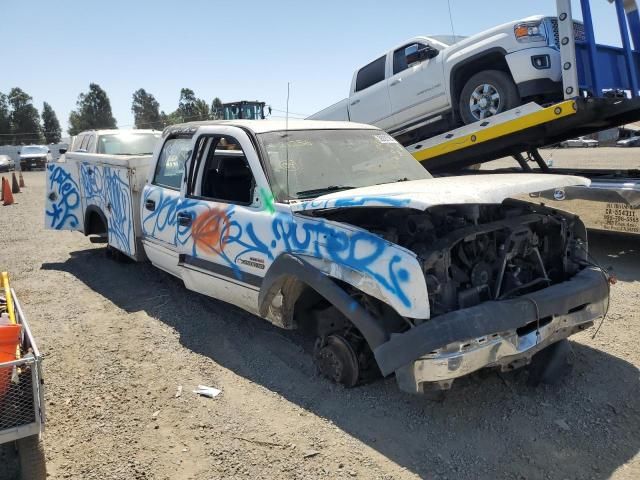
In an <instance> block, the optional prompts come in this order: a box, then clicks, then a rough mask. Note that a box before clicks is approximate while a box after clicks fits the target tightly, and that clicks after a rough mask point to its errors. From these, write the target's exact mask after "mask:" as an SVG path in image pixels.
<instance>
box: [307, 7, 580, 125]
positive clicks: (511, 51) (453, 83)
mask: <svg viewBox="0 0 640 480" xmlns="http://www.w3.org/2000/svg"><path fill="white" fill-rule="evenodd" d="M575 29H576V34H577V36H578V37H579V38H584V29H583V27H582V25H581V24H580V23H578V22H575ZM443 41H444V40H443V37H442V36H438V37H427V36H420V37H414V38H412V39H410V40H407V41H406V42H404V43H402V44H401V45H398V46H396V47H395V48H393V49H391V50H389V51H388V52H386V53H385V54H383V55H381V56H380V57H378V58H377V59H375V60H373V61H372V62H370V63H368V64H367V65H365V66H363V67H361V68H359V69H357V70H356V71H355V73H354V74H353V79H352V81H351V89H350V91H349V97H348V98H345V99H344V100H341V101H340V102H338V103H336V104H334V105H332V106H330V107H327V108H325V109H324V110H321V111H320V112H318V113H315V114H314V115H311V116H310V117H309V118H310V119H314V120H344V121H353V122H361V123H370V124H372V125H376V126H378V127H380V128H382V129H384V130H386V131H387V132H389V133H390V134H392V135H394V136H396V137H397V136H399V135H401V134H403V133H406V132H409V131H415V130H417V129H419V131H420V133H419V134H420V135H422V136H423V137H424V136H425V135H434V134H437V133H442V132H444V131H447V130H450V129H452V128H454V127H455V126H457V125H459V124H469V123H473V122H476V121H478V120H483V119H485V118H488V117H490V116H493V115H496V114H498V113H501V112H504V111H506V110H510V109H512V108H514V107H516V106H518V105H520V104H522V103H525V102H526V101H529V100H536V101H538V102H540V103H548V102H550V101H554V100H559V99H561V98H562V72H561V68H560V52H559V50H558V47H559V38H558V20H557V19H556V18H553V17H544V16H541V15H539V16H533V17H529V18H524V19H522V20H516V21H513V22H509V23H505V24H503V25H499V26H497V27H494V28H491V29H489V30H486V31H484V32H480V33H478V34H476V35H473V36H471V37H468V38H464V39H462V40H460V41H458V42H455V43H452V44H450V45H448V44H445V43H443ZM416 134H417V132H416Z"/></svg>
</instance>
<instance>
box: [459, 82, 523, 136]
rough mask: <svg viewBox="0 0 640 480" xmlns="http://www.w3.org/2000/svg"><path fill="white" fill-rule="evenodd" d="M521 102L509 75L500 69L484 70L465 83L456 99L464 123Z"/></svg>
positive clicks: (491, 114)
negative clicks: (458, 97)
mask: <svg viewBox="0 0 640 480" xmlns="http://www.w3.org/2000/svg"><path fill="white" fill-rule="evenodd" d="M520 104H521V99H520V95H519V93H518V88H517V87H516V84H515V83H514V82H513V80H512V79H511V77H510V76H509V75H508V74H507V73H505V72H502V71H500V70H485V71H482V72H479V73H476V74H475V75H473V76H472V77H471V78H470V79H469V80H468V81H467V83H465V85H464V87H463V88H462V92H461V93H460V99H459V100H458V109H459V112H460V117H461V118H462V121H463V122H464V124H465V125H468V124H470V123H474V122H478V121H481V120H484V119H487V118H489V117H492V116H494V115H497V114H499V113H502V112H504V111H507V110H510V109H512V108H515V107H517V106H518V105H520Z"/></svg>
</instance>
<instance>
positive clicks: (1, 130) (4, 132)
mask: <svg viewBox="0 0 640 480" xmlns="http://www.w3.org/2000/svg"><path fill="white" fill-rule="evenodd" d="M10 134H11V115H10V113H9V102H8V101H7V96H6V95H5V94H4V93H0V145H5V144H8V143H11V135H10Z"/></svg>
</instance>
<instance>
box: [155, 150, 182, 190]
mask: <svg viewBox="0 0 640 480" xmlns="http://www.w3.org/2000/svg"><path fill="white" fill-rule="evenodd" d="M190 152H191V139H190V138H169V139H168V140H167V141H165V142H164V145H163V146H162V151H161V152H160V156H159V158H158V164H157V165H156V172H155V174H154V176H153V184H154V185H158V186H161V187H166V188H170V189H172V190H180V183H181V182H182V173H183V172H184V164H185V163H186V161H187V159H188V158H189V154H190Z"/></svg>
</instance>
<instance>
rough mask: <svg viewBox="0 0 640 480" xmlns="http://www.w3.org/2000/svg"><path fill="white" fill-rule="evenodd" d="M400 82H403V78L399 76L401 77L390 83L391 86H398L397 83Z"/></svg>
mask: <svg viewBox="0 0 640 480" xmlns="http://www.w3.org/2000/svg"><path fill="white" fill-rule="evenodd" d="M400 82H402V79H401V78H399V79H397V80H394V81H393V82H391V83H390V84H389V86H390V87H395V86H396V85H398V84H399V83H400Z"/></svg>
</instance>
